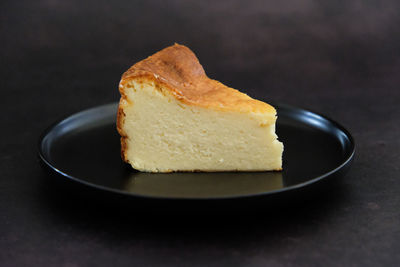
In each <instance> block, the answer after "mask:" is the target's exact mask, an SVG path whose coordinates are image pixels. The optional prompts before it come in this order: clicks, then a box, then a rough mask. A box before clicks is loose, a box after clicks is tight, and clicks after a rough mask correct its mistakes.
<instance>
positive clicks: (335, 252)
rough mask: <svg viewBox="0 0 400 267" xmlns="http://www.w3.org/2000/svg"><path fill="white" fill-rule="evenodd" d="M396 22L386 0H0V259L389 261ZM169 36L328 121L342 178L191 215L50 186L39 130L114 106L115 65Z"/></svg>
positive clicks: (6, 262) (394, 220)
mask: <svg viewBox="0 0 400 267" xmlns="http://www.w3.org/2000/svg"><path fill="white" fill-rule="evenodd" d="M399 26H400V2H399V1H396V0H387V1H373V0H372V1H361V0H359V1H354V0H352V1H333V0H328V1H311V0H297V1H295V0H290V1H278V2H277V1H239V0H232V1H221V2H220V1H50V0H47V1H2V2H1V3H0V36H1V42H0V57H1V65H0V75H1V76H0V78H1V79H0V85H1V89H0V90H1V100H0V101H1V113H0V122H1V125H2V127H1V131H0V134H1V142H0V265H1V266H133V265H135V264H136V265H137V266H163V265H170V266H222V265H226V266H266V265H271V266H398V265H399V264H400V254H399V251H400V241H399V240H400V211H399V210H400V171H399V166H400V152H399V151H400V141H399V139H400V138H399V137H400V134H399V133H400V126H399V123H400V109H399V102H400V93H399V83H400V75H399V74H400V30H399ZM174 42H178V43H182V44H185V45H187V46H189V47H190V48H192V49H193V50H194V51H195V53H196V54H197V55H198V57H199V59H200V61H201V62H202V64H203V66H204V67H205V69H206V72H207V73H208V75H209V76H210V77H213V78H216V79H218V80H220V81H222V82H223V83H226V84H227V85H230V86H232V87H235V88H239V89H241V90H243V91H245V92H247V93H248V94H250V95H251V96H254V97H258V98H267V99H271V100H272V101H274V102H284V103H288V104H291V105H295V106H300V107H303V108H308V109H312V110H315V111H318V112H320V113H322V114H326V115H328V116H329V117H332V118H333V119H335V120H337V121H339V122H341V123H342V124H343V125H344V126H345V127H347V128H348V129H349V130H350V132H351V133H352V134H353V135H354V137H355V140H356V143H357V153H356V158H355V161H354V165H353V167H352V169H351V170H350V172H349V174H348V175H347V176H346V178H345V179H344V180H343V181H341V182H340V183H341V184H340V185H337V186H336V187H337V188H336V187H335V188H333V189H332V192H331V194H329V195H327V196H326V197H324V198H318V199H315V201H311V202H308V203H306V205H305V206H301V205H300V207H296V208H292V209H290V208H289V209H288V210H286V211H283V212H280V213H274V214H269V213H268V211H267V210H266V211H264V210H260V211H259V213H257V214H254V215H252V216H246V217H243V216H241V215H240V214H237V216H236V217H234V218H232V219H231V220H216V219H215V218H213V217H211V216H209V217H207V216H205V217H204V218H203V219H202V220H201V223H198V222H197V223H196V222H195V221H193V220H189V219H188V220H187V221H185V220H184V219H182V220H180V219H179V220H175V221H173V223H171V218H170V216H160V217H156V218H155V219H154V220H150V219H147V220H146V219H145V218H143V217H145V216H146V215H144V214H131V211H127V212H126V214H122V215H121V214H114V215H113V214H110V213H105V212H104V213H103V211H102V208H101V207H98V208H97V209H93V206H91V205H86V204H87V203H79V202H77V201H72V202H69V201H63V200H62V199H60V198H62V197H60V196H58V194H57V193H56V194H51V193H49V192H51V191H53V190H54V189H55V188H54V187H52V186H51V185H50V184H48V183H47V182H46V180H45V179H44V178H45V174H44V173H43V171H42V169H41V168H40V165H39V161H38V159H37V140H38V138H39V136H40V133H41V132H42V131H43V130H44V129H45V128H46V127H47V126H48V125H49V124H51V123H52V122H54V121H55V120H57V119H59V118H61V117H63V116H65V115H67V114H70V113H73V112H77V111H79V110H81V109H85V108H88V107H92V106H96V105H99V104H104V103H109V102H113V101H116V100H117V99H118V97H119V94H118V91H117V85H118V82H119V79H120V75H121V74H122V72H123V71H125V70H126V69H127V68H128V67H129V66H130V65H132V64H133V63H134V62H136V61H138V60H140V59H143V58H144V57H147V56H148V55H150V54H152V53H153V52H155V51H157V50H159V49H161V48H163V47H165V46H167V45H171V44H173V43H174ZM338 183H339V182H338ZM70 196H71V198H72V199H73V198H74V194H73V192H71V193H70ZM128 213H129V214H130V215H129V216H128V215H127V214H128ZM125 215H126V216H125Z"/></svg>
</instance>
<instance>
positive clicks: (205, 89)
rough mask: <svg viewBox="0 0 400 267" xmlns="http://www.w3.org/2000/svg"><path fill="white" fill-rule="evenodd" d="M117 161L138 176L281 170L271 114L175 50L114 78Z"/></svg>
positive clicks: (187, 54)
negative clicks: (117, 94) (117, 93)
mask: <svg viewBox="0 0 400 267" xmlns="http://www.w3.org/2000/svg"><path fill="white" fill-rule="evenodd" d="M119 91H120V93H121V99H120V102H119V107H118V118H117V128H118V132H119V133H120V135H121V154H122V159H123V160H124V161H125V162H127V163H130V164H131V165H132V167H133V168H135V169H137V170H139V171H145V172H173V171H207V172H211V171H267V170H281V169H282V152H283V144H282V143H281V142H279V141H278V140H277V136H276V134H275V122H276V119H277V116H276V110H275V109H274V108H273V107H272V106H270V105H268V104H267V103H264V102H261V101H258V100H255V99H252V98H251V97H249V96H247V95H246V94H244V93H241V92H239V91H238V90H235V89H233V88H229V87H227V86H225V85H223V84H222V83H220V82H218V81H216V80H212V79H210V78H208V77H207V75H206V74H205V72H204V69H203V67H202V66H201V65H200V63H199V61H198V59H197V57H196V56H195V54H194V53H193V52H192V51H191V50H190V49H189V48H187V47H186V46H183V45H178V44H175V45H173V46H170V47H167V48H165V49H163V50H161V51H159V52H157V53H156V54H154V55H152V56H150V57H148V58H146V59H144V60H142V61H140V62H138V63H136V64H135V65H133V66H132V67H131V68H130V69H129V70H128V71H126V72H125V73H124V74H123V75H122V79H121V81H120V84H119Z"/></svg>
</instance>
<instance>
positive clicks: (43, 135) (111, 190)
mask: <svg viewBox="0 0 400 267" xmlns="http://www.w3.org/2000/svg"><path fill="white" fill-rule="evenodd" d="M268 103H269V104H271V105H272V106H273V107H274V108H276V109H277V110H278V111H279V109H280V108H285V109H290V110H292V111H293V110H295V111H296V112H302V113H304V112H307V113H311V114H313V115H316V116H317V117H319V118H320V119H323V120H326V121H328V122H329V123H331V124H332V125H333V126H335V127H336V128H337V129H339V130H340V131H342V132H343V133H344V134H345V135H346V137H347V138H348V140H349V144H350V148H349V149H350V154H349V155H348V156H347V157H345V159H344V161H343V162H342V163H341V164H340V165H338V166H337V167H336V168H334V169H332V170H330V171H328V172H326V173H324V174H322V175H319V176H316V177H314V178H312V179H310V180H307V181H305V182H302V183H298V184H295V185H290V186H287V187H283V188H279V189H276V190H272V191H268V192H260V193H252V194H245V195H240V194H239V195H229V196H211V197H188V196H184V197H176V196H155V195H144V194H138V193H132V192H127V191H123V190H120V189H114V188H110V187H107V186H104V185H99V184H95V183H92V182H88V181H85V180H82V179H80V178H78V177H75V176H72V175H70V174H68V173H66V172H64V171H62V170H60V169H58V168H57V167H56V166H54V165H53V164H51V163H50V162H49V160H47V158H46V156H45V155H44V154H45V153H44V151H43V146H44V141H45V138H46V137H47V136H48V134H49V133H50V132H51V131H52V130H53V129H54V128H55V127H56V126H57V125H60V124H61V123H62V122H64V121H66V120H68V119H70V118H71V117H73V116H78V115H82V113H86V112H90V111H94V110H96V109H104V108H106V107H111V106H115V105H118V102H111V103H107V104H101V105H97V106H93V107H90V108H86V109H83V110H80V111H77V112H73V113H70V114H69V115H66V116H64V117H62V118H61V119H58V120H56V121H55V122H53V123H52V124H50V125H49V126H48V127H47V128H46V129H45V130H44V131H43V132H42V133H41V134H40V136H39V139H38V156H39V159H40V160H41V161H42V162H43V163H44V164H45V166H46V167H47V168H48V169H50V170H52V171H54V172H55V173H56V174H57V175H60V176H63V177H65V178H67V179H69V180H71V181H73V182H75V183H78V184H83V185H84V186H87V187H90V188H94V189H96V190H100V191H105V192H109V193H113V194H119V195H121V194H122V195H124V196H128V197H133V198H141V199H152V200H195V201H198V200H201V201H207V200H231V199H245V198H255V197H264V196H265V197H266V196H271V195H276V194H279V193H285V192H290V191H294V190H297V189H301V188H305V187H307V186H309V185H312V184H316V183H318V182H319V181H321V180H323V179H325V178H328V177H329V176H331V175H333V174H335V173H336V172H339V171H340V170H342V169H344V168H345V167H346V166H348V165H350V164H351V162H352V160H353V158H354V155H355V151H356V145H355V141H354V138H353V136H352V135H351V133H350V132H349V131H348V130H347V129H346V128H345V127H344V126H342V125H341V124H340V123H338V122H336V121H335V120H333V119H331V118H330V117H328V116H325V115H323V114H321V113H318V112H314V111H312V110H310V109H306V108H301V107H295V106H292V105H288V104H285V103H279V102H272V101H269V102H268ZM228 173H229V172H228Z"/></svg>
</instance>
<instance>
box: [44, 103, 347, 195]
mask: <svg viewBox="0 0 400 267" xmlns="http://www.w3.org/2000/svg"><path fill="white" fill-rule="evenodd" d="M274 106H275V107H276V108H277V110H278V121H277V134H278V136H279V139H280V140H281V141H283V143H284V146H285V151H284V154H283V171H282V172H224V173H170V174H151V173H142V172H137V171H135V170H134V169H132V168H131V167H130V165H127V164H125V163H124V162H122V161H121V158H120V143H119V135H118V133H117V131H116V127H115V119H116V111H117V104H108V105H104V106H99V107H95V108H91V109H88V110H85V111H82V112H79V113H76V114H74V115H72V116H69V117H68V118H66V119H63V120H61V121H60V122H58V123H56V124H55V125H54V126H52V127H50V128H49V129H48V130H47V131H46V132H45V133H44V134H43V136H42V138H41V139H40V143H39V155H40V158H41V159H42V160H43V162H44V163H45V165H46V166H47V167H50V169H51V170H52V171H55V172H56V173H58V174H59V175H58V176H60V175H61V177H64V178H66V179H67V180H73V181H76V182H78V183H80V184H82V185H86V186H89V187H92V188H95V189H99V190H102V191H107V192H111V193H115V194H120V195H121V194H122V195H125V196H132V197H141V198H151V199H193V200H201V199H213V200H215V199H237V198H243V197H245V198H248V197H255V196H258V197H260V196H267V195H271V194H276V193H284V192H287V191H293V190H295V189H299V188H304V187H307V186H309V185H312V184H315V183H316V182H318V181H321V180H325V178H328V177H332V176H337V175H342V174H343V173H344V172H345V170H347V169H348V167H349V165H350V163H351V160H352V158H353V155H354V142H353V139H352V137H351V135H350V134H349V132H348V131H347V130H345V129H344V128H343V127H342V126H340V125H339V124H338V123H336V122H334V121H332V120H330V119H327V118H325V117H323V116H321V115H317V114H315V113H313V112H310V111H307V110H304V109H299V108H293V107H290V106H287V105H274Z"/></svg>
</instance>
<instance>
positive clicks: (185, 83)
mask: <svg viewBox="0 0 400 267" xmlns="http://www.w3.org/2000/svg"><path fill="white" fill-rule="evenodd" d="M138 78H150V79H153V80H156V81H158V82H160V83H162V84H163V85H164V86H165V87H166V88H167V89H168V90H169V91H170V92H171V94H172V95H173V96H174V97H175V98H176V99H178V100H179V101H182V102H183V103H185V104H188V105H195V106H200V107H205V108H212V109H216V110H221V111H240V112H257V113H258V112H261V113H273V114H275V113H276V111H275V109H274V108H273V107H272V106H270V105H268V104H267V103H264V102H261V101H258V100H255V99H253V98H251V97H249V96H248V95H246V94H244V93H241V92H239V91H238V90H236V89H233V88H230V87H228V86H225V85H223V84H222V83H220V82H218V81H216V80H212V79H210V78H208V77H207V75H206V73H205V72H204V69H203V67H202V66H201V64H200V62H199V60H198V59H197V57H196V55H195V54H194V53H193V52H192V51H191V50H190V49H189V48H188V47H186V46H183V45H179V44H175V45H172V46H169V47H167V48H164V49H163V50H161V51H159V52H157V53H155V54H154V55H152V56H150V57H148V58H146V59H144V60H142V61H140V62H138V63H136V64H135V65H133V66H132V67H131V68H130V69H129V70H128V71H126V72H125V73H124V74H123V75H122V79H121V82H120V90H121V93H122V94H123V92H122V90H123V88H124V86H125V85H126V84H128V83H129V82H130V81H131V80H133V79H138Z"/></svg>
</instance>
